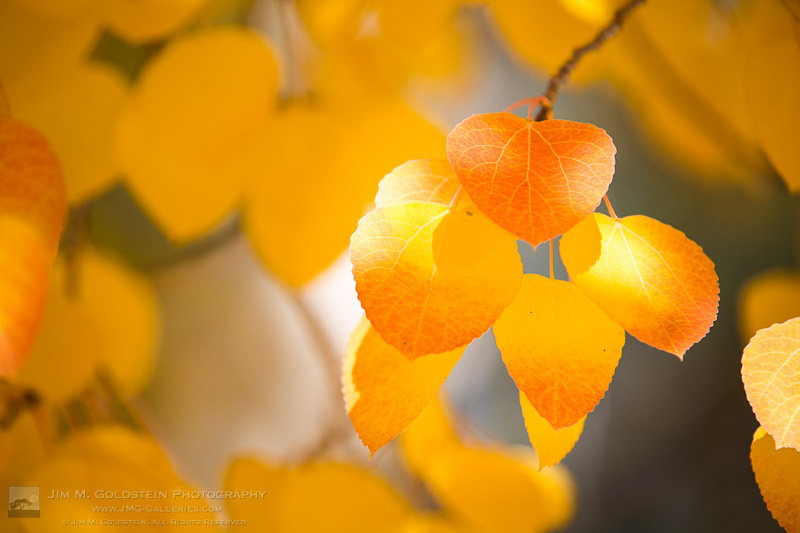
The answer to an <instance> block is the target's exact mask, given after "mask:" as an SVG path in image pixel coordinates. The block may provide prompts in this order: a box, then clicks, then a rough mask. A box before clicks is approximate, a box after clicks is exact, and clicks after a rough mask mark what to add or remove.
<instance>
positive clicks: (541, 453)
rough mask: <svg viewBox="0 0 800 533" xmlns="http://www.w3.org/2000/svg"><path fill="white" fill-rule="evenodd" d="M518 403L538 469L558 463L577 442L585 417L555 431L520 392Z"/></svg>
mask: <svg viewBox="0 0 800 533" xmlns="http://www.w3.org/2000/svg"><path fill="white" fill-rule="evenodd" d="M519 402H520V405H521V406H522V416H523V417H524V418H525V429H527V431H528V439H529V440H530V441H531V446H533V449H534V450H536V458H537V459H538V460H539V469H540V470H541V469H542V468H545V467H548V466H553V465H555V464H558V463H560V462H561V460H562V459H563V458H564V457H566V455H567V454H568V453H569V452H570V451H571V450H572V448H573V447H574V446H575V443H576V442H578V439H579V438H580V436H581V433H582V432H583V423H584V422H585V421H586V417H584V418H581V419H580V420H578V421H577V422H576V423H575V424H573V425H571V426H568V427H565V428H562V429H559V430H555V429H553V426H552V425H550V422H548V421H547V420H545V418H544V417H543V416H542V415H540V414H539V413H538V412H537V411H536V409H535V408H534V407H533V405H531V402H530V401H529V400H528V397H527V396H525V393H523V392H522V391H520V394H519Z"/></svg>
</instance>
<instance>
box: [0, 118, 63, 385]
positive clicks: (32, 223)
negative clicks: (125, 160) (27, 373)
mask: <svg viewBox="0 0 800 533" xmlns="http://www.w3.org/2000/svg"><path fill="white" fill-rule="evenodd" d="M65 207H66V199H65V192H64V182H63V177H62V174H61V167H60V166H59V163H58V159H57V158H56V156H55V154H53V151H52V150H51V149H50V145H49V144H48V143H47V140H46V139H45V138H44V137H42V136H41V135H40V134H39V133H38V132H37V131H35V130H33V129H32V128H29V127H28V126H25V125H23V124H20V123H18V122H15V121H13V120H0V375H8V374H11V373H14V372H16V370H17V368H18V367H19V365H20V363H21V362H22V360H23V358H24V357H25V355H26V354H27V353H28V351H29V349H30V347H31V345H32V342H33V338H34V335H35V333H36V330H37V328H38V326H39V322H40V320H41V317H42V314H43V310H44V299H45V295H46V293H47V274H48V270H49V268H50V265H51V263H52V261H53V259H54V257H55V253H56V249H57V247H58V238H59V235H60V233H61V222H62V218H63V215H64V210H65Z"/></svg>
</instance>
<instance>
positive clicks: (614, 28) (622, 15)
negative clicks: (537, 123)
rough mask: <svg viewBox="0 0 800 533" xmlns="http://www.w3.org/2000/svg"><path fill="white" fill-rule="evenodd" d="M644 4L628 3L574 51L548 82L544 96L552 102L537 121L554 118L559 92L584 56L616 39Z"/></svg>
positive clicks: (543, 109) (542, 110)
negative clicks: (633, 13) (554, 105)
mask: <svg viewBox="0 0 800 533" xmlns="http://www.w3.org/2000/svg"><path fill="white" fill-rule="evenodd" d="M644 3H645V0H631V1H630V2H628V3H626V4H625V5H624V6H622V7H620V8H619V9H618V10H617V11H616V12H615V13H614V17H613V18H612V19H611V21H610V22H609V23H608V24H607V25H606V26H605V27H603V28H602V29H601V30H600V31H599V32H598V33H597V35H595V37H594V39H592V40H591V41H589V42H588V43H586V44H584V45H583V46H581V47H579V48H576V49H575V50H573V51H572V55H571V56H570V58H569V59H568V60H567V61H566V62H565V63H564V64H563V65H561V67H560V68H559V69H558V71H556V73H555V74H553V76H552V77H551V78H550V81H548V83H547V89H545V91H544V93H542V96H544V97H545V98H547V99H548V100H549V101H550V102H551V105H550V106H545V105H542V109H541V111H539V114H538V115H536V120H546V119H549V118H552V117H553V107H552V104H555V101H556V98H558V91H559V89H561V87H562V86H563V85H564V84H566V83H567V82H568V81H569V77H570V75H571V74H572V71H573V70H575V67H577V66H578V63H579V62H580V60H581V59H582V58H583V56H585V55H586V54H588V53H589V52H592V51H595V50H598V49H599V48H600V47H601V46H603V44H604V43H605V42H606V41H608V40H609V39H611V38H612V37H614V36H615V35H616V34H617V32H619V30H620V28H622V23H623V22H625V19H626V18H627V17H628V15H629V14H630V13H631V11H633V10H634V9H636V8H637V7H639V6H640V5H641V4H644Z"/></svg>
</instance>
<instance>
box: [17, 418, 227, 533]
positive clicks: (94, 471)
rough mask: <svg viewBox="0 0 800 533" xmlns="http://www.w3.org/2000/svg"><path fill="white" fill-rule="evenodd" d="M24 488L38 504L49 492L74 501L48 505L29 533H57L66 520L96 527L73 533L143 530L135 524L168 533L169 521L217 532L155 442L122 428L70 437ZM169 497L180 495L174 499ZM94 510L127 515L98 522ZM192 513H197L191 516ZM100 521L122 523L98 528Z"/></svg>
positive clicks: (197, 498) (211, 518)
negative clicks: (35, 492) (34, 493)
mask: <svg viewBox="0 0 800 533" xmlns="http://www.w3.org/2000/svg"><path fill="white" fill-rule="evenodd" d="M24 483H25V486H37V487H41V489H42V497H43V498H44V497H45V494H49V493H46V491H48V490H69V491H71V493H72V495H73V497H71V498H69V499H59V498H53V499H48V500H47V506H46V510H45V509H44V506H43V510H42V512H41V516H40V518H38V519H36V520H30V521H29V523H28V525H26V528H27V529H26V530H27V531H29V532H31V533H39V532H42V533H52V532H53V531H61V530H63V527H64V520H65V517H67V518H68V519H69V520H85V521H87V523H88V521H89V520H94V521H95V524H96V525H94V526H91V525H86V526H84V527H83V528H80V529H79V528H77V527H76V528H75V530H76V531H79V530H84V531H102V532H111V531H119V532H129V531H140V530H141V529H142V526H141V525H137V524H135V523H134V522H133V521H138V520H143V521H146V522H147V523H148V530H150V531H158V532H164V531H173V530H174V527H175V526H174V525H171V522H172V520H200V523H199V524H194V525H192V531H220V528H218V527H217V526H216V525H213V521H214V520H216V517H215V515H214V514H213V513H212V512H209V511H206V510H204V509H203V508H204V507H206V506H207V505H208V503H207V502H206V500H205V499H203V498H202V497H200V496H193V495H192V493H193V492H196V489H195V488H193V487H191V486H189V485H187V484H186V483H185V482H183V481H182V480H181V479H180V478H179V477H178V476H177V475H176V474H175V472H174V471H173V469H172V466H171V465H170V463H169V461H168V460H167V458H166V456H165V455H164V453H163V452H162V451H161V449H160V448H159V446H158V444H157V443H156V442H155V440H154V439H153V438H152V437H150V436H148V435H142V434H137V433H133V432H132V431H130V430H128V429H126V428H122V427H115V426H110V427H104V428H97V429H92V430H89V431H86V432H82V433H79V434H77V435H74V436H73V437H72V438H71V439H70V440H68V441H67V442H65V443H63V444H62V445H60V446H59V447H58V448H57V449H56V450H55V452H54V453H53V455H52V456H50V457H48V459H47V460H46V461H45V462H43V463H42V464H41V465H40V467H39V468H38V469H36V471H35V472H34V473H32V474H31V475H30V476H29V477H28V478H26V480H25V481H24ZM76 490H77V491H86V495H87V496H88V497H87V498H86V499H83V498H75V497H74V492H73V491H76ZM124 491H129V492H128V494H126V493H125V492H124ZM174 491H180V493H179V495H177V496H176V495H175V493H174ZM184 494H185V496H184ZM98 505H108V506H115V505H117V506H121V507H123V506H124V507H125V508H126V509H127V510H125V511H121V512H116V513H114V514H113V517H108V516H102V515H101V516H98V513H97V512H96V510H95V509H94V507H95V506H98ZM137 507H141V511H137V510H136V508H137ZM195 507H197V508H199V509H198V510H197V512H192V509H193V508H195ZM102 518H106V519H109V520H115V521H116V520H120V521H124V522H117V523H106V524H102V523H101V519H102ZM154 521H165V522H166V523H164V524H160V523H159V524H154V523H153V522H154ZM209 522H211V523H209Z"/></svg>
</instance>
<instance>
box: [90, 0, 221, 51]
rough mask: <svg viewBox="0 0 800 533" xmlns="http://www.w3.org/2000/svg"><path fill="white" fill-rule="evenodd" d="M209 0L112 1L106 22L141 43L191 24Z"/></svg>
mask: <svg viewBox="0 0 800 533" xmlns="http://www.w3.org/2000/svg"><path fill="white" fill-rule="evenodd" d="M208 3H209V0H136V1H135V2H132V1H131V0H110V1H108V2H107V5H105V6H104V7H105V10H104V11H105V13H104V15H105V16H104V19H105V22H106V23H107V24H108V25H109V27H110V28H111V29H112V31H114V32H115V33H117V34H118V35H121V36H122V37H124V38H125V39H127V40H129V41H131V42H135V43H141V42H146V41H152V40H155V39H158V38H160V37H164V36H167V35H169V34H170V33H172V32H174V31H175V30H177V29H179V28H181V27H183V26H185V25H186V24H188V23H189V22H190V21H191V20H192V19H193V18H195V17H197V15H198V14H199V13H200V12H201V10H202V9H203V8H204V7H205V6H206V5H207V4H208Z"/></svg>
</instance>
